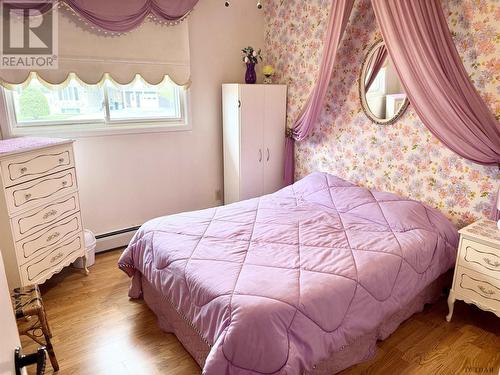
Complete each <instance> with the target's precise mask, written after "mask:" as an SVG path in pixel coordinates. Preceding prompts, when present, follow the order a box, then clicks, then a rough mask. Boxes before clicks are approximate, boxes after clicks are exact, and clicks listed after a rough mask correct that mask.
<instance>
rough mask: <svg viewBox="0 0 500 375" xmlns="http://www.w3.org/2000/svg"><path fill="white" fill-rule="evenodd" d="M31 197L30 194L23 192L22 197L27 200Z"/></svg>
mask: <svg viewBox="0 0 500 375" xmlns="http://www.w3.org/2000/svg"><path fill="white" fill-rule="evenodd" d="M30 198H31V194H29V193H28V194H24V199H26V200H27V201H29V200H30Z"/></svg>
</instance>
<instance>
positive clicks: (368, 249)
mask: <svg viewBox="0 0 500 375" xmlns="http://www.w3.org/2000/svg"><path fill="white" fill-rule="evenodd" d="M457 243H458V233H457V231H456V229H455V228H454V227H453V225H452V224H451V223H450V222H449V221H448V220H447V219H446V218H445V217H444V216H443V215H442V214H441V213H440V212H439V211H437V210H435V209H432V208H430V207H428V206H426V205H425V204H423V203H420V202H417V201H413V200H409V199H403V198H401V197H398V196H396V195H394V194H390V193H384V192H377V191H370V190H369V189H366V188H363V187H359V186H356V185H354V184H351V183H349V182H347V181H345V180H342V179H340V178H338V177H335V176H332V175H329V174H326V173H313V174H311V175H309V176H307V177H305V178H304V179H302V180H300V181H298V182H296V183H295V184H293V185H290V186H288V187H286V188H284V189H282V190H280V191H278V192H276V193H274V194H270V195H265V196H262V197H259V198H255V199H250V200H246V201H242V202H238V203H234V204H230V205H226V206H221V207H215V208H210V209H206V210H201V211H194V212H187V213H182V214H178V215H171V216H166V217H161V218H158V219H154V220H151V221H149V222H147V223H146V224H144V225H143V226H142V227H141V228H140V229H139V231H138V232H137V234H136V235H135V237H134V238H133V239H132V241H131V243H130V245H129V246H128V247H127V249H126V250H125V251H124V253H123V254H122V256H121V258H120V260H119V266H120V268H121V269H123V270H124V271H125V272H127V274H128V275H129V276H131V277H133V280H132V284H131V288H130V291H129V296H130V297H132V298H139V297H141V296H142V292H143V290H142V287H143V284H144V283H145V282H147V284H148V285H151V287H153V288H154V289H155V290H156V291H157V293H158V295H161V296H163V297H164V299H165V300H166V301H168V302H169V304H170V305H171V306H172V308H173V309H175V311H176V312H177V313H178V314H179V316H182V317H183V319H184V320H185V321H186V322H188V323H189V325H190V326H191V327H192V328H193V330H194V332H196V333H197V334H198V335H199V337H200V339H201V341H203V342H205V343H206V344H207V346H208V347H209V348H210V350H209V351H208V354H207V355H206V358H205V359H204V361H203V373H204V374H207V375H212V374H213V375H220V374H238V375H240V374H241V375H242V374H244V375H250V374H303V373H305V372H306V373H307V372H311V371H313V370H314V368H315V366H316V364H318V363H324V362H325V361H327V360H328V359H329V358H330V357H331V356H332V354H333V353H337V352H339V351H341V350H342V349H343V348H345V347H347V346H349V345H351V344H352V343H355V342H358V341H359V339H360V338H362V337H366V335H368V334H370V333H372V332H376V331H377V329H378V328H379V327H380V326H381V324H382V323H384V324H387V320H388V319H390V317H391V316H394V314H397V313H398V312H399V311H402V310H404V308H405V306H406V305H407V304H409V303H410V302H411V301H413V300H414V298H415V296H417V295H419V294H420V293H421V292H422V291H424V290H425V289H426V287H428V286H429V285H430V284H432V283H433V281H435V280H436V279H437V278H438V277H439V276H440V275H441V274H443V273H445V272H446V271H447V270H448V269H450V268H451V267H452V266H453V264H454V260H455V256H456V248H457ZM398 324H399V322H398Z"/></svg>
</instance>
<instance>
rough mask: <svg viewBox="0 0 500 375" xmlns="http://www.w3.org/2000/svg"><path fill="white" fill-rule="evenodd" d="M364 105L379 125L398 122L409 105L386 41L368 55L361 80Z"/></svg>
mask: <svg viewBox="0 0 500 375" xmlns="http://www.w3.org/2000/svg"><path fill="white" fill-rule="evenodd" d="M359 84H360V87H359V93H360V99H361V104H362V107H363V110H364V111H365V113H366V115H367V116H368V117H370V119H372V121H374V122H376V123H377V124H391V123H393V122H395V121H396V120H397V119H398V118H399V117H400V116H401V115H402V114H403V113H404V111H405V109H406V107H407V106H408V98H407V96H406V94H405V92H404V90H403V86H402V84H401V81H400V80H399V78H398V75H397V72H396V69H395V68H394V64H393V63H392V61H391V58H390V57H389V54H388V53H387V49H386V47H385V44H384V42H383V41H379V42H377V43H375V45H374V46H373V47H372V48H371V49H370V50H369V52H368V54H367V55H366V58H365V61H364V63H363V67H362V69H361V76H360V79H359Z"/></svg>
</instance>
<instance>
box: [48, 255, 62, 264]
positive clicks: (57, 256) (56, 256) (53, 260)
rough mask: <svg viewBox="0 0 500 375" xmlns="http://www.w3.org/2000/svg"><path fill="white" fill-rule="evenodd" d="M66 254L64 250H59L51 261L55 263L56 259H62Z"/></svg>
mask: <svg viewBox="0 0 500 375" xmlns="http://www.w3.org/2000/svg"><path fill="white" fill-rule="evenodd" d="M63 256H64V254H63V253H62V252H59V253H58V254H57V255H54V256H53V257H52V258H51V259H50V263H54V262H55V261H57V260H58V259H61V258H62V257H63Z"/></svg>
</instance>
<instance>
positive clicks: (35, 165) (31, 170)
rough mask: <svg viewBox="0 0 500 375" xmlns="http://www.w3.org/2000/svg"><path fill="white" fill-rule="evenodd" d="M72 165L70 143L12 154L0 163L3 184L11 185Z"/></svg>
mask: <svg viewBox="0 0 500 375" xmlns="http://www.w3.org/2000/svg"><path fill="white" fill-rule="evenodd" d="M73 166H74V160H73V151H72V148H71V145H64V146H59V147H54V148H45V149H42V150H37V151H33V152H29V153H26V154H23V155H22V156H13V157H12V158H8V159H5V160H2V162H1V163H0V167H1V171H2V178H3V182H4V186H13V185H17V184H20V183H22V182H26V181H30V180H33V179H35V178H39V177H43V176H45V175H47V174H51V173H55V172H59V171H62V170H64V169H69V168H72V167H73Z"/></svg>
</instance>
